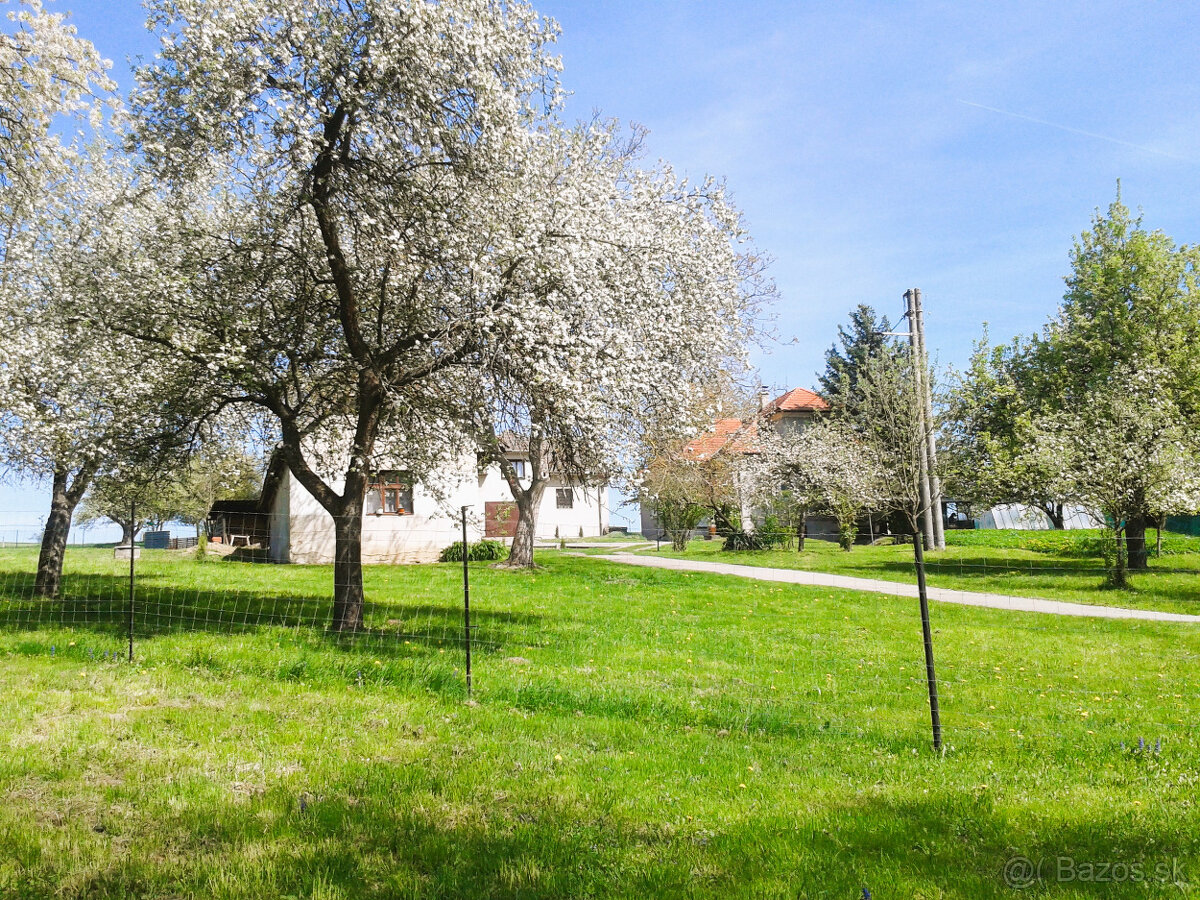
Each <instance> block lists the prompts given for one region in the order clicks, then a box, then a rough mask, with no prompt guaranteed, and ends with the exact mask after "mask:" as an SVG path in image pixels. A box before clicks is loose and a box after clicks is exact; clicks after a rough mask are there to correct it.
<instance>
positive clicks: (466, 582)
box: [462, 506, 471, 697]
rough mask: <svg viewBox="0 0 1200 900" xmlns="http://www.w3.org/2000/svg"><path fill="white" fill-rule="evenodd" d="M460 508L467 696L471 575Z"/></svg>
mask: <svg viewBox="0 0 1200 900" xmlns="http://www.w3.org/2000/svg"><path fill="white" fill-rule="evenodd" d="M470 508H471V507H469V506H464V507H463V508H462V564H463V645H464V646H465V647H466V651H467V696H468V697H470V696H471V575H470V570H469V569H468V568H467V559H468V558H469V556H470V553H469V551H468V545H467V510H468V509H470Z"/></svg>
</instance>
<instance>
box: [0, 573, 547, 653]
mask: <svg viewBox="0 0 1200 900" xmlns="http://www.w3.org/2000/svg"><path fill="white" fill-rule="evenodd" d="M426 597H428V594H426ZM422 599H425V598H422ZM332 618H333V601H332V598H330V597H328V596H320V595H317V594H312V593H302V592H295V593H278V592H275V591H271V590H261V589H255V588H248V587H238V588H236V589H233V590H229V591H223V590H216V589H205V588H191V587H176V586H174V585H171V584H169V583H168V582H167V581H166V579H163V578H161V577H156V576H154V575H148V576H145V577H139V578H138V579H137V582H136V586H135V590H134V595H133V632H134V637H135V639H149V638H154V637H158V636H164V635H177V634H186V633H192V632H196V633H215V634H248V633H255V632H258V631H264V630H267V629H273V630H279V631H281V632H287V631H288V630H294V631H295V632H296V633H297V634H303V635H305V636H306V637H307V636H312V635H320V636H321V638H322V639H323V640H324V641H325V642H326V643H327V644H328V645H330V646H332V647H337V648H346V649H352V648H356V647H360V646H363V645H370V647H371V648H372V650H373V651H377V652H386V651H387V650H388V648H400V647H402V646H403V645H404V644H405V642H408V643H409V644H412V643H429V644H434V645H438V646H440V645H443V644H448V643H455V644H461V643H462V640H463V612H462V606H461V594H456V593H455V592H453V591H447V592H446V599H445V603H438V602H421V603H408V604H406V603H404V602H403V601H379V600H371V599H368V600H367V602H366V605H365V607H364V612H363V619H364V628H363V629H361V630H359V631H355V632H335V631H332V630H330V629H329V623H330V622H331V621H332ZM540 618H541V617H540V616H539V615H536V614H530V613H515V612H510V611H506V610H494V609H488V608H486V606H479V605H477V606H476V608H475V609H473V610H472V631H473V638H472V647H473V648H475V647H478V648H479V649H480V651H483V652H487V651H489V650H491V649H494V648H499V647H502V646H503V645H505V644H507V643H510V642H514V641H520V640H521V639H522V638H523V637H524V636H525V635H526V634H527V633H528V632H529V631H530V630H531V629H533V628H534V627H536V626H537V624H538V622H539V620H540ZM129 619H130V594H129V579H128V577H121V576H119V575H115V574H95V573H87V574H71V573H68V574H65V575H64V576H63V582H62V588H61V591H60V596H59V597H58V598H56V599H53V600H50V599H45V598H41V597H37V596H35V595H34V593H33V580H32V578H24V579H20V580H17V579H11V580H10V581H9V583H7V584H3V585H0V630H3V631H38V630H58V629H72V630H80V629H85V630H89V631H93V632H96V633H98V634H106V635H112V636H122V635H126V634H127V633H128V630H129Z"/></svg>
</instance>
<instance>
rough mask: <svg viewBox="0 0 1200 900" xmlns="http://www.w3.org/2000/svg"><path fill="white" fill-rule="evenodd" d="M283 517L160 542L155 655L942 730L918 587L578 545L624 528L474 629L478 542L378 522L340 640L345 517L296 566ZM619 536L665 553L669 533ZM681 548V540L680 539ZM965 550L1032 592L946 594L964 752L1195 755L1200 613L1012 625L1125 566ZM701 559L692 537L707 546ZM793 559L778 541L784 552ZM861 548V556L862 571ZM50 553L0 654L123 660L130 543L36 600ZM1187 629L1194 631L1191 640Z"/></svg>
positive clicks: (943, 672) (894, 576)
mask: <svg viewBox="0 0 1200 900" xmlns="http://www.w3.org/2000/svg"><path fill="white" fill-rule="evenodd" d="M282 524H283V523H278V522H276V523H272V522H268V523H266V530H265V532H264V533H263V534H262V536H261V539H257V538H255V536H254V534H253V533H248V532H249V529H247V530H246V531H245V532H228V534H235V533H236V534H238V535H241V537H238V538H235V539H234V542H235V543H236V546H230V543H227V542H222V543H218V544H209V545H208V546H207V547H205V548H191V549H186V550H182V549H181V550H153V549H141V548H138V550H139V558H138V559H137V560H136V562H135V570H136V578H135V583H134V592H133V606H132V610H133V616H132V635H133V639H134V653H135V658H136V660H137V661H138V662H139V664H141V665H180V664H181V665H186V666H192V667H198V668H201V669H204V670H206V671H211V672H213V673H214V674H215V675H217V676H220V675H221V674H222V673H229V672H239V671H247V672H250V673H253V674H263V675H270V676H272V677H287V678H296V679H304V678H308V677H316V676H317V675H318V674H319V675H322V676H323V677H328V676H330V675H333V676H335V677H340V678H343V679H344V680H345V681H347V682H349V683H351V684H354V685H358V684H361V685H369V684H374V683H379V684H398V683H402V684H408V685H416V686H418V687H421V688H425V689H429V690H434V691H445V692H450V693H463V692H464V691H465V668H466V650H467V647H468V645H469V647H470V649H471V651H472V652H473V653H474V665H475V681H476V684H477V685H478V686H480V688H481V692H480V696H481V698H483V699H485V700H486V699H488V698H490V699H492V700H494V701H497V702H503V703H508V704H510V705H511V706H512V707H513V709H514V710H516V711H518V712H522V713H523V714H528V713H532V712H536V711H539V710H554V711H558V712H565V713H568V714H597V715H613V716H623V717H635V718H639V719H646V720H660V721H662V722H663V723H664V724H670V725H673V726H678V727H681V728H687V729H691V728H708V729H712V730H714V731H717V732H721V731H724V732H736V731H747V732H755V733H761V734H767V735H769V734H775V733H780V734H784V733H815V734H821V733H827V734H830V735H840V736H850V737H853V738H855V739H859V740H864V741H867V742H869V743H874V744H876V745H881V746H885V747H887V746H900V745H902V746H904V747H911V746H913V745H914V743H919V742H920V738H919V736H921V735H923V734H926V733H927V729H928V714H929V711H928V705H927V701H926V693H925V692H926V687H927V685H926V678H925V670H924V662H923V660H922V657H921V644H920V631H919V620H918V619H917V615H916V601H915V600H911V602H910V601H907V600H905V599H903V598H900V599H897V598H895V597H884V596H881V595H879V594H878V593H875V594H871V593H861V594H857V593H856V594H850V593H847V592H846V591H843V590H841V589H840V588H838V587H836V586H828V585H819V584H813V585H810V586H804V585H803V584H800V585H799V586H798V585H797V584H789V583H783V582H778V583H772V582H757V581H756V582H750V581H735V580H731V579H726V580H723V581H720V582H716V581H714V580H713V579H712V577H711V576H705V575H704V574H703V573H693V572H661V571H657V570H654V569H643V568H633V567H626V566H619V565H614V564H613V563H611V562H605V561H604V560H603V559H600V560H592V559H582V558H577V557H574V556H568V555H565V554H563V553H562V551H566V553H567V554H572V553H595V554H600V555H602V556H603V555H605V554H606V553H607V552H608V550H609V546H610V545H604V544H603V543H602V542H596V543H595V544H592V545H590V546H589V542H574V541H563V540H558V541H549V540H546V541H542V542H541V543H540V547H539V550H538V553H539V554H541V555H542V557H543V558H544V559H549V558H554V560H555V561H554V562H553V563H552V565H550V566H549V567H548V568H547V569H546V570H544V571H535V572H532V573H527V572H510V571H497V570H495V569H493V568H492V567H491V566H492V563H491V561H489V560H486V559H484V560H479V561H475V562H471V563H470V564H469V571H470V577H471V601H472V603H471V613H472V615H471V627H470V629H469V630H468V629H467V627H466V623H465V621H464V609H463V599H464V598H463V582H462V567H461V563H459V562H445V563H437V562H436V560H437V558H438V557H439V556H440V555H441V552H442V551H443V550H444V549H445V548H446V547H448V546H450V544H451V543H453V541H454V539H456V538H457V537H458V535H456V534H453V533H451V532H450V531H447V530H446V529H434V528H423V527H420V526H419V525H418V524H416V523H400V524H393V525H388V526H387V527H388V529H390V531H389V532H387V534H388V537H387V540H384V539H383V538H382V537H381V535H383V534H384V533H385V532H384V525H385V524H386V523H364V529H365V530H368V529H369V528H375V529H376V531H375V532H374V534H372V533H370V532H369V530H368V533H366V534H365V536H364V542H363V550H364V553H363V556H364V566H363V586H364V598H365V599H364V602H363V605H362V612H361V622H360V623H358V624H357V625H356V627H354V628H352V629H346V630H342V631H339V630H336V628H335V627H334V626H335V622H336V621H337V620H338V617H337V616H336V615H335V607H336V601H335V596H336V595H337V594H338V593H339V592H338V591H337V590H336V588H338V587H339V585H337V584H336V583H335V580H334V579H335V575H334V573H335V568H334V566H333V565H332V564H331V560H332V554H333V550H334V548H333V543H332V534H331V533H332V523H330V526H329V533H328V534H325V535H324V536H323V537H320V539H319V540H318V539H317V538H315V537H313V536H312V535H309V536H307V537H301V536H297V535H296V534H295V532H294V528H295V523H294V522H293V523H289V524H290V526H291V527H292V528H293V533H292V534H291V535H290V536H289V544H288V545H289V547H290V548H296V547H302V548H304V554H305V556H304V561H303V562H296V561H291V564H287V565H284V564H280V563H281V562H283V561H284V560H285V559H287V560H290V556H289V555H285V554H283V553H281V552H280V548H279V546H278V544H277V546H275V547H274V548H273V547H272V546H271V535H272V534H276V535H278V533H279V527H280V526H281V525H282ZM272 527H274V531H272ZM3 530H4V529H3V527H0V532H3ZM18 530H20V529H18ZM823 537H833V536H832V535H821V536H818V535H815V534H812V533H810V534H809V535H808V540H810V541H813V542H814V545H813V546H812V547H809V548H808V549H807V550H806V551H805V553H803V554H802V553H799V552H798V551H794V548H793V551H794V554H793V555H794V556H795V557H796V558H797V565H799V564H800V561H801V559H802V558H805V555H806V554H807V555H808V557H809V558H813V560H814V561H812V563H811V564H812V565H819V563H820V559H819V554H820V552H825V553H826V554H827V555H828V554H829V553H830V552H832V548H831V546H830V545H829V544H828V543H826V545H825V546H824V547H821V546H819V545H818V544H817V542H819V541H821V539H822V538H823ZM469 538H470V541H471V542H472V543H475V542H477V540H478V539H480V538H482V533H481V532H480V530H479V529H478V528H476V529H475V530H473V531H472V532H471V534H470V535H469ZM611 546H612V547H615V548H618V549H623V550H625V551H626V552H634V553H653V552H654V551H655V550H656V549H658V547H657V545H656V543H655V542H653V541H642V542H640V543H639V542H637V541H630V542H629V543H614V544H612V545H611ZM701 549H704V548H703V546H701ZM707 549H709V550H715V545H710V546H709V547H708V548H707ZM1185 549H1186V548H1185ZM662 550H663V551H664V553H663V555H665V554H666V553H669V545H663V547H662ZM864 550H866V548H862V547H856V548H855V549H854V550H853V551H851V552H850V553H848V554H845V555H844V557H839V558H838V563H839V565H838V568H839V570H841V571H844V572H847V574H849V575H851V576H853V577H862V576H866V575H867V573H868V572H871V571H873V572H874V574H873V575H871V576H869V577H873V578H875V579H877V580H881V581H887V582H892V583H895V584H896V585H897V587H898V588H903V589H909V588H910V587H911V584H912V582H914V581H915V577H914V576H913V572H912V568H911V562H909V561H908V560H910V559H911V557H908V560H906V559H905V558H903V556H902V553H903V551H904V550H907V551H908V552H909V553H911V547H908V548H894V550H895V551H896V556H895V557H894V558H893V559H891V560H890V561H885V562H883V563H881V562H880V561H879V560H878V559H876V560H875V561H874V562H872V560H871V558H870V557H869V552H868V553H867V554H864V552H863V551H864ZM556 551H557V552H556ZM958 551H959V548H956V547H953V546H952V547H951V548H950V549H949V550H947V551H945V552H944V553H934V554H930V557H929V561H928V571H929V582H930V586H931V588H932V589H933V590H934V591H935V592H938V591H949V592H953V591H959V593H960V594H961V595H962V596H961V600H962V601H963V603H964V604H965V603H969V602H970V601H971V596H969V595H970V594H972V593H973V592H972V591H970V590H969V589H967V588H960V587H959V586H958V585H959V584H960V581H959V580H960V579H962V580H970V579H979V580H980V581H982V582H986V587H984V588H981V589H985V590H988V591H991V592H997V596H998V597H999V598H1000V599H998V600H997V599H993V602H992V604H991V605H993V606H1003V605H1004V600H1003V597H1004V596H1008V595H1009V594H1012V593H1013V592H1016V595H1015V596H1010V598H1009V599H1010V600H1011V606H1010V607H1009V610H1004V609H1001V610H1000V611H999V612H998V613H991V612H982V611H974V610H967V609H963V608H962V607H961V606H959V607H957V608H956V607H955V606H953V605H952V604H949V603H946V602H945V598H943V599H942V600H941V602H939V601H938V599H937V598H936V597H935V602H934V611H933V617H934V628H935V635H934V646H935V655H936V661H937V682H938V687H939V693H940V695H941V703H942V716H943V724H944V727H945V731H946V743H947V745H949V747H951V748H953V747H954V746H955V745H956V744H962V743H963V742H964V741H973V742H976V743H986V744H990V745H995V746H996V747H997V748H998V749H999V750H1000V751H1002V752H1022V751H1023V749H1024V748H1029V747H1034V746H1036V745H1038V743H1039V742H1041V741H1046V740H1050V739H1053V741H1056V742H1058V743H1059V744H1062V743H1063V742H1064V741H1065V742H1067V743H1070V742H1072V741H1097V742H1104V743H1105V744H1106V745H1108V746H1110V747H1111V748H1113V751H1114V752H1117V753H1125V752H1131V753H1133V752H1137V753H1142V752H1146V753H1151V752H1158V749H1161V748H1162V747H1163V746H1164V745H1165V746H1167V747H1168V748H1175V747H1179V746H1184V747H1186V748H1187V749H1188V751H1189V752H1191V753H1193V754H1194V753H1195V752H1196V750H1197V743H1196V741H1197V739H1196V736H1195V734H1196V732H1195V722H1196V718H1197V716H1196V714H1197V711H1200V666H1197V661H1198V659H1200V629H1198V628H1197V626H1195V625H1190V624H1186V623H1178V624H1177V623H1157V622H1142V621H1130V622H1126V623H1121V625H1120V626H1119V627H1121V628H1122V629H1124V630H1123V631H1122V634H1121V637H1120V639H1119V640H1116V639H1114V637H1113V635H1114V631H1113V627H1114V626H1113V625H1112V624H1111V623H1106V622H1104V621H1103V620H1100V619H1092V618H1080V619H1075V620H1070V622H1069V624H1067V625H1064V620H1063V619H1061V618H1060V617H1057V616H1049V615H1045V616H1039V615H1022V616H1006V615H1005V613H1007V612H1009V611H1013V612H1015V611H1019V610H1020V609H1021V602H1020V600H1019V599H1018V598H1019V597H1020V596H1024V595H1028V594H1032V595H1033V596H1037V588H1036V585H1037V578H1038V577H1041V576H1043V575H1044V576H1045V577H1047V578H1048V579H1051V580H1053V579H1058V581H1059V582H1060V584H1059V587H1060V589H1061V580H1062V578H1061V576H1070V577H1071V578H1075V577H1077V578H1078V579H1080V585H1081V586H1080V588H1079V590H1080V591H1081V592H1086V591H1092V592H1094V591H1095V589H1096V587H1097V586H1098V585H1099V584H1100V582H1101V579H1102V577H1103V573H1104V571H1105V570H1104V567H1103V565H1101V564H1099V563H1098V561H1097V560H1095V559H1088V558H1085V557H1080V558H1079V559H1078V560H1075V559H1070V560H1066V561H1064V560H1063V559H1062V558H1060V557H1053V556H1049V555H1047V556H1046V558H1045V560H1044V561H1043V560H1040V559H1037V558H1034V559H1032V560H1031V559H1029V558H1028V556H1029V554H1028V552H1027V551H1024V550H1021V549H1019V548H986V554H985V555H983V556H980V555H978V554H975V555H971V554H968V553H965V552H958ZM126 552H127V551H126ZM1179 552H1180V553H1182V550H1180V551H1179ZM323 553H327V554H328V558H326V557H324V556H322V554H323ZM696 554H697V550H696V547H695V546H693V547H692V548H690V549H689V552H688V553H687V554H684V555H685V556H686V557H689V558H690V557H691V556H693V555H696ZM856 554H861V556H856ZM723 556H724V554H721V553H718V552H713V553H705V554H703V555H696V558H700V559H703V560H708V561H718V562H719V561H722V557H723ZM729 556H730V557H731V558H734V559H735V560H736V561H739V562H742V561H743V559H742V555H740V554H730V555H729ZM773 558H774V557H773V556H771V555H770V554H767V555H766V556H764V557H762V559H763V562H762V564H763V565H770V564H771V563H770V560H771V559H773ZM1171 558H1172V557H1170V556H1168V555H1164V556H1163V557H1161V558H1159V559H1155V560H1154V565H1155V566H1156V567H1161V568H1158V569H1156V571H1155V576H1156V577H1157V575H1160V574H1165V575H1166V576H1167V577H1168V578H1169V579H1176V580H1181V581H1182V582H1184V583H1183V586H1182V587H1179V588H1178V593H1177V594H1172V595H1170V596H1164V597H1159V598H1156V597H1154V596H1147V594H1152V590H1153V589H1152V588H1146V589H1144V590H1143V593H1142V594H1141V595H1140V596H1138V597H1135V598H1133V599H1136V600H1137V601H1138V602H1139V603H1140V604H1141V605H1142V607H1143V608H1147V607H1149V608H1152V607H1154V606H1155V605H1159V606H1172V605H1173V604H1176V603H1184V602H1185V601H1184V600H1180V599H1179V598H1180V597H1187V596H1192V595H1196V594H1197V592H1198V591H1200V579H1196V578H1195V577H1194V576H1195V574H1196V573H1195V572H1194V571H1193V570H1191V569H1188V568H1187V566H1186V565H1183V564H1182V563H1181V564H1179V565H1171V563H1170V560H1171ZM856 559H861V560H862V566H861V568H854V566H853V565H851V563H853V561H854V560H856ZM1180 559H1183V557H1182V556H1181V557H1180ZM389 560H403V562H393V563H392V564H388V562H389ZM36 562H37V545H36V544H35V543H33V542H32V541H30V540H28V539H26V540H24V541H20V542H10V543H8V544H6V545H5V546H3V547H0V646H4V647H5V648H6V649H7V652H8V653H9V654H42V655H54V656H58V657H68V658H71V659H73V660H77V661H86V662H88V663H97V664H98V663H112V662H113V661H114V660H119V659H123V658H124V657H125V655H126V643H127V640H128V637H129V629H130V621H131V619H130V593H129V586H130V582H129V560H128V557H127V555H126V553H123V552H121V551H119V550H118V549H116V548H114V547H113V546H112V545H104V546H78V545H75V544H71V545H69V546H68V547H67V550H66V554H65V566H64V575H63V580H62V584H61V588H60V591H59V593H58V595H57V596H56V597H53V598H47V597H42V596H39V595H38V594H37V593H36V591H35V580H36ZM1076 563H1078V564H1076ZM1176 569H1178V570H1179V571H1178V572H1176V571H1175V570H1176ZM795 574H796V576H797V577H798V578H802V577H803V576H805V575H806V574H809V573H806V572H805V571H803V570H800V569H797V570H795ZM1136 577H1137V576H1135V578H1136ZM1143 577H1146V578H1147V579H1148V578H1149V576H1143ZM1135 583H1136V582H1135ZM1172 583H1173V582H1172ZM1001 591H1004V592H1007V593H999V592H1001ZM1189 592H1190V594H1189ZM1123 596H1127V595H1122V594H1116V593H1114V596H1113V602H1112V604H1110V605H1118V606H1119V605H1122V604H1121V598H1122V597H1123ZM1050 599H1057V598H1053V597H1052V598H1050ZM1156 599H1158V600H1160V601H1161V602H1160V603H1158V604H1156V603H1155V602H1154V601H1155V600H1156ZM1197 599H1200V597H1198V598H1197ZM1198 605H1200V604H1198ZM1167 628H1178V629H1180V630H1179V631H1178V632H1177V633H1172V637H1171V638H1170V643H1169V644H1168V643H1166V642H1165V640H1164V629H1167ZM468 635H469V641H468ZM1164 646H1169V648H1170V649H1169V652H1168V653H1166V654H1164V652H1163V648H1164ZM1080 659H1086V660H1088V665H1086V666H1081V665H1080V662H1079V660H1080ZM1135 748H1136V749H1135ZM1155 748H1158V749H1155Z"/></svg>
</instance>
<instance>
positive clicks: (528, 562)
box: [508, 481, 546, 568]
mask: <svg viewBox="0 0 1200 900" xmlns="http://www.w3.org/2000/svg"><path fill="white" fill-rule="evenodd" d="M545 490H546V483H545V481H541V482H537V481H535V482H533V483H531V484H530V485H529V489H528V490H520V491H514V492H513V495H514V496H515V497H516V501H517V531H516V534H514V535H513V542H512V549H511V550H510V551H509V554H508V565H510V566H513V567H514V568H516V567H525V568H533V542H534V539H535V538H536V537H537V511H538V508H539V507H540V506H541V504H542V494H543V493H545Z"/></svg>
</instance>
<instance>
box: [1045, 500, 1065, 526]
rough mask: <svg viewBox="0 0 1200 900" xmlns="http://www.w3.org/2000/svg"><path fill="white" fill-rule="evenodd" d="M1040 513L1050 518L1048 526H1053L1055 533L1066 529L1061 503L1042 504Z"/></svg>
mask: <svg viewBox="0 0 1200 900" xmlns="http://www.w3.org/2000/svg"><path fill="white" fill-rule="evenodd" d="M1042 512H1044V513H1045V514H1046V515H1047V516H1049V517H1050V524H1051V525H1053V526H1054V530H1055V531H1062V530H1063V529H1064V528H1066V527H1067V526H1066V521H1067V520H1066V514H1065V513H1064V512H1063V505H1062V504H1061V503H1043V504H1042Z"/></svg>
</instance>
